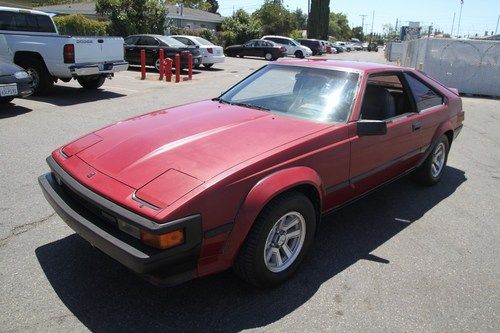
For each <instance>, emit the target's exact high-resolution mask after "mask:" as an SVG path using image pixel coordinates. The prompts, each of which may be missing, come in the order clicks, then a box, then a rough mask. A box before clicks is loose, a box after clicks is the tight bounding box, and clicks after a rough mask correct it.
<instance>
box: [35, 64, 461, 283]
mask: <svg viewBox="0 0 500 333" xmlns="http://www.w3.org/2000/svg"><path fill="white" fill-rule="evenodd" d="M463 119H464V112H463V110H462V102H461V99H460V97H459V96H458V94H457V92H456V90H454V89H450V88H446V87H444V86H443V85H441V84H439V83H438V82H436V81H434V80H433V79H431V78H429V77H427V76H426V75H425V74H423V73H421V72H419V71H416V70H412V69H407V68H401V67H395V66H389V65H381V64H371V63H358V62H344V61H318V60H287V61H282V62H278V63H273V64H268V65H266V66H264V67H263V68H261V69H259V70H257V71H256V72H254V73H253V74H251V75H250V76H248V77H247V78H245V79H244V80H243V81H241V82H240V83H238V84H236V85H235V86H234V87H232V88H231V89H229V90H228V91H227V92H225V93H224V94H222V95H221V96H220V97H218V98H215V99H213V100H209V101H203V102H198V103H193V104H188V105H184V106H179V107H174V108H170V109H165V110H161V111H156V112H153V113H149V114H146V115H143V116H139V117H137V118H133V119H130V120H126V121H122V122H118V123H116V124H114V125H111V126H108V127H105V128H103V129H100V130H97V131H95V132H93V133H90V134H88V135H86V136H83V137H81V138H79V139H77V140H75V141H73V142H71V143H69V144H67V145H65V146H63V147H61V148H59V149H56V150H55V151H54V152H53V153H52V155H51V156H50V157H48V158H47V162H48V164H49V166H50V169H51V172H50V173H48V174H45V175H43V176H41V177H40V178H39V182H40V185H41V187H42V189H43V192H44V194H45V197H46V198H47V200H48V201H49V202H50V204H51V205H52V206H53V207H54V209H55V210H56V212H57V213H58V214H59V215H60V216H61V218H62V219H63V220H64V221H65V222H66V223H67V224H68V225H69V226H70V227H71V228H73V229H74V230H75V231H76V232H77V233H78V234H79V235H80V236H82V237H83V238H85V239H86V240H87V241H89V242H90V243H91V244H92V245H94V246H95V247H97V248H99V249H100V250H102V252H104V253H106V254H107V255H109V256H111V257H112V258H114V259H115V260H117V261H119V262H121V263H122V264H123V265H125V266H127V267H128V268H130V269H131V270H133V271H135V272H137V273H139V274H141V275H142V276H144V277H146V278H147V279H149V280H151V281H153V282H162V283H166V284H171V285H172V284H176V283H180V282H183V281H186V280H188V279H191V278H195V277H201V276H206V275H208V274H212V273H215V272H220V271H223V270H225V269H228V268H230V267H234V269H235V271H236V272H237V273H238V274H239V276H241V277H242V278H243V279H244V280H246V281H248V282H250V283H252V284H254V285H257V286H261V287H265V286H272V285H275V284H278V283H280V282H282V281H284V280H285V279H287V278H288V277H290V275H291V274H293V273H294V272H295V271H296V270H297V268H298V266H299V265H300V263H301V262H302V261H303V259H304V257H305V255H306V253H307V251H308V250H309V248H310V247H311V245H312V244H313V242H314V236H315V232H316V230H317V226H318V223H319V221H320V218H321V216H322V215H323V214H325V213H327V212H329V211H331V210H333V209H336V208H338V207H340V206H341V205H344V204H346V203H348V202H350V201H352V200H354V199H356V198H359V197H360V196H362V195H363V194H366V193H367V192H368V191H371V190H373V189H375V188H377V187H379V186H380V185H382V184H384V183H387V182H389V181H391V180H394V179H395V178H397V177H400V176H402V175H405V174H407V173H409V172H411V171H413V172H415V174H416V175H417V178H418V179H419V180H420V181H421V182H423V183H425V184H428V185H432V184H434V183H436V182H438V181H439V180H440V178H441V176H442V174H443V172H444V171H445V165H446V160H447V156H448V151H449V149H450V146H451V144H452V142H453V140H454V139H455V138H456V136H457V135H458V133H459V132H460V129H461V127H462V122H463Z"/></svg>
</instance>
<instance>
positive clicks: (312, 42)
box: [297, 38, 324, 55]
mask: <svg viewBox="0 0 500 333" xmlns="http://www.w3.org/2000/svg"><path fill="white" fill-rule="evenodd" d="M297 42H299V43H300V45H304V46H307V47H308V48H310V49H311V51H312V55H322V54H323V53H324V52H323V45H321V41H320V40H318V39H307V38H299V39H297Z"/></svg>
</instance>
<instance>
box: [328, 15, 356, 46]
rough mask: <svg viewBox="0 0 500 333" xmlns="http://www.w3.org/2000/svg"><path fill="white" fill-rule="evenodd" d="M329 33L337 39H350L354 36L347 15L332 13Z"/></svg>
mask: <svg viewBox="0 0 500 333" xmlns="http://www.w3.org/2000/svg"><path fill="white" fill-rule="evenodd" d="M328 34H329V35H330V36H333V38H335V39H336V40H348V39H350V38H351V37H352V33H351V28H350V27H349V21H348V20H347V16H346V15H345V14H343V13H333V12H332V13H330V16H329V22H328Z"/></svg>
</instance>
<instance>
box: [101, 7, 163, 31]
mask: <svg viewBox="0 0 500 333" xmlns="http://www.w3.org/2000/svg"><path fill="white" fill-rule="evenodd" d="M96 10H97V12H98V13H99V14H101V15H105V16H107V17H108V18H109V20H110V21H111V24H110V26H109V32H110V34H112V35H118V36H128V35H132V34H141V33H142V34H145V33H150V34H163V33H164V30H165V15H166V8H165V1H164V0H97V1H96Z"/></svg>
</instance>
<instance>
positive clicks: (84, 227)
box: [38, 157, 202, 285]
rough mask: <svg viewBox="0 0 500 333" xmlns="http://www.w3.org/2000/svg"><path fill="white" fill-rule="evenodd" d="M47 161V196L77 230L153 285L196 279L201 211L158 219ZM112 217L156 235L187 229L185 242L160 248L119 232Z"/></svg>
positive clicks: (43, 180) (44, 186) (44, 178)
mask: <svg viewBox="0 0 500 333" xmlns="http://www.w3.org/2000/svg"><path fill="white" fill-rule="evenodd" d="M47 163H48V164H49V166H50V167H51V169H52V172H51V173H47V174H45V175H42V176H40V177H39V178H38V182H39V184H40V186H41V188H42V190H43V194H44V196H45V198H46V199H47V201H48V202H49V203H50V204H51V206H52V207H53V208H54V210H55V211H56V212H57V214H59V216H60V217H61V218H62V220H63V221H64V222H65V223H66V224H68V226H70V227H71V228H72V229H73V230H74V231H75V232H76V233H77V234H79V235H80V236H81V237H83V238H84V239H85V240H87V241H88V242H89V243H91V244H92V245H93V246H95V247H97V248H98V249H99V250H101V251H102V252H104V253H105V254H107V255H109V256H110V257H112V258H113V259H115V260H116V261H118V262H120V263H121V264H123V265H124V266H126V267H128V268H129V269H131V270H132V271H134V272H136V273H138V274H140V275H142V276H143V277H144V278H146V279H147V280H149V281H150V282H152V283H155V284H162V285H176V284H179V283H182V282H185V281H187V280H190V279H192V278H194V277H196V274H197V273H196V272H197V270H196V268H197V263H198V257H199V254H200V247H201V238H202V225H201V216H200V215H193V216H189V217H186V218H183V219H179V220H175V221H171V222H167V223H164V224H158V223H155V222H153V221H150V220H148V219H146V218H144V217H142V216H140V215H137V214H135V213H133V212H131V211H129V210H127V209H125V208H123V207H121V206H118V205H116V204H115V203H113V202H111V201H109V200H107V199H105V198H103V197H101V196H99V195H97V194H96V193H94V192H92V191H90V190H89V189H88V188H86V187H84V186H83V185H81V184H80V183H78V182H77V181H76V180H75V179H74V178H72V177H71V176H70V175H69V174H68V173H66V172H65V171H64V170H63V169H62V168H61V167H60V166H59V165H58V164H57V163H56V162H55V160H54V159H53V158H52V157H49V158H47ZM99 212H101V215H99ZM105 216H106V218H105ZM109 216H113V217H115V218H116V219H120V220H122V221H126V222H128V223H129V224H131V225H134V226H137V227H139V228H141V229H144V230H147V231H148V232H150V233H155V234H162V233H166V232H169V231H172V230H176V229H180V228H183V229H184V232H185V239H186V240H185V242H184V243H183V244H182V245H179V246H176V247H173V248H171V249H167V250H158V249H155V248H152V247H150V246H147V245H145V244H143V243H141V242H140V241H139V240H138V239H136V238H134V237H132V236H130V235H128V234H126V233H124V232H122V231H121V230H119V229H118V228H117V227H116V225H113V223H112V222H110V220H109Z"/></svg>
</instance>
